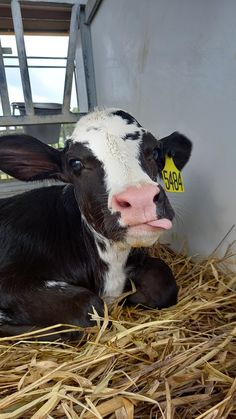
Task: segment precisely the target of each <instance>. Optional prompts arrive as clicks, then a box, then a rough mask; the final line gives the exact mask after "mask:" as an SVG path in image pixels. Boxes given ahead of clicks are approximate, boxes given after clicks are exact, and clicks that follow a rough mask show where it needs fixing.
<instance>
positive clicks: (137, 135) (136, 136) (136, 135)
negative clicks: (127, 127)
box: [123, 131, 140, 140]
mask: <svg viewBox="0 0 236 419" xmlns="http://www.w3.org/2000/svg"><path fill="white" fill-rule="evenodd" d="M139 138H140V132H139V131H134V132H131V133H129V134H126V135H125V136H124V137H123V139H124V140H139Z"/></svg>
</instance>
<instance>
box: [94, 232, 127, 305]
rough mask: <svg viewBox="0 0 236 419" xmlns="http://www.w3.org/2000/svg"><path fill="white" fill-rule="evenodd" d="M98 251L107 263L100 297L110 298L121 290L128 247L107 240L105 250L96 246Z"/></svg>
mask: <svg viewBox="0 0 236 419" xmlns="http://www.w3.org/2000/svg"><path fill="white" fill-rule="evenodd" d="M98 252H99V256H100V258H101V259H102V260H103V261H104V262H105V263H107V265H108V272H107V273H106V276H105V278H104V289H103V295H102V297H104V298H105V299H106V300H112V299H113V298H116V297H119V296H120V295H121V294H122V292H123V289H124V286H125V281H126V273H125V266H126V262H127V258H128V256H129V252H130V248H129V247H122V246H121V245H120V244H110V243H109V241H108V240H107V241H106V250H105V251H101V249H100V248H99V246H98Z"/></svg>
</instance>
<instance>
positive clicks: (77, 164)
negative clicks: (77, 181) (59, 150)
mask: <svg viewBox="0 0 236 419" xmlns="http://www.w3.org/2000/svg"><path fill="white" fill-rule="evenodd" d="M69 166H70V167H71V169H72V170H73V171H74V172H77V173H78V172H81V169H82V168H83V163H82V162H81V161H80V160H78V159H71V160H70V161H69Z"/></svg>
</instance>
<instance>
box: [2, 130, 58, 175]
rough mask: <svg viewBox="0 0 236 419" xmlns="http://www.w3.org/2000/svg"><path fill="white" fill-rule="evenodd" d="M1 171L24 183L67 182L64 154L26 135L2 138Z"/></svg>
mask: <svg viewBox="0 0 236 419" xmlns="http://www.w3.org/2000/svg"><path fill="white" fill-rule="evenodd" d="M0 170H2V171H3V172H5V173H7V174H8V175H10V176H13V177H14V178H16V179H19V180H24V181H30V180H40V179H60V180H64V181H65V179H63V173H62V152H61V151H59V150H56V149H54V148H52V147H50V146H48V145H47V144H44V143H42V142H41V141H39V140H37V139H36V138H34V137H31V136H28V135H24V134H22V135H16V134H14V135H4V136H2V137H0Z"/></svg>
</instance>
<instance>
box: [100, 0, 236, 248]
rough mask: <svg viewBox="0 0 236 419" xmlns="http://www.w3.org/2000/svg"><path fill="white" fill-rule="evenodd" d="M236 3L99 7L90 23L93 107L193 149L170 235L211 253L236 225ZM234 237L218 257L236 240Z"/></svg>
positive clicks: (122, 0)
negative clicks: (182, 139) (124, 113)
mask: <svg viewBox="0 0 236 419" xmlns="http://www.w3.org/2000/svg"><path fill="white" fill-rule="evenodd" d="M235 16H236V1H235V0H225V1H222V0H198V1H196V0H145V1H144V0H103V2H102V5H101V7H100V9H99V11H98V13H97V15H96V16H95V19H94V21H93V23H92V42H93V52H94V64H95V75H96V84H97V95H98V103H99V105H105V106H118V107H123V108H125V109H127V110H129V111H130V112H131V113H133V114H134V116H135V117H136V118H137V119H138V120H139V121H140V122H141V124H143V126H144V127H146V128H148V129H150V130H151V131H152V132H153V133H154V134H156V135H159V136H165V135H167V134H169V133H171V132H172V131H175V130H180V131H182V132H183V133H185V134H186V135H188V136H189V138H191V139H192V141H193V143H194V152H193V156H192V160H191V162H190V163H189V165H188V166H187V167H186V169H184V172H183V175H184V179H185V186H186V193H185V194H183V195H182V194H180V195H179V194H176V196H173V194H169V195H170V198H171V200H172V202H174V206H175V208H177V213H178V214H179V216H178V219H177V221H176V225H175V228H174V230H173V232H172V234H171V240H172V244H173V245H174V247H177V248H178V247H179V246H180V245H182V243H183V239H187V241H188V243H189V252H190V253H191V254H208V253H209V252H212V251H213V249H214V248H215V247H216V246H217V245H218V243H219V242H220V241H221V239H222V238H223V237H224V235H225V234H226V233H227V232H228V230H229V229H230V227H231V226H232V225H233V224H234V223H235V222H236V187H235V180H236V179H235V178H236V134H235V132H236V24H235ZM235 230H236V229H234V230H233V232H232V233H231V234H230V235H229V237H228V239H227V240H226V241H225V243H224V246H223V247H221V251H223V250H224V248H225V247H226V246H227V244H229V243H230V242H232V241H233V239H236V231H235Z"/></svg>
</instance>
